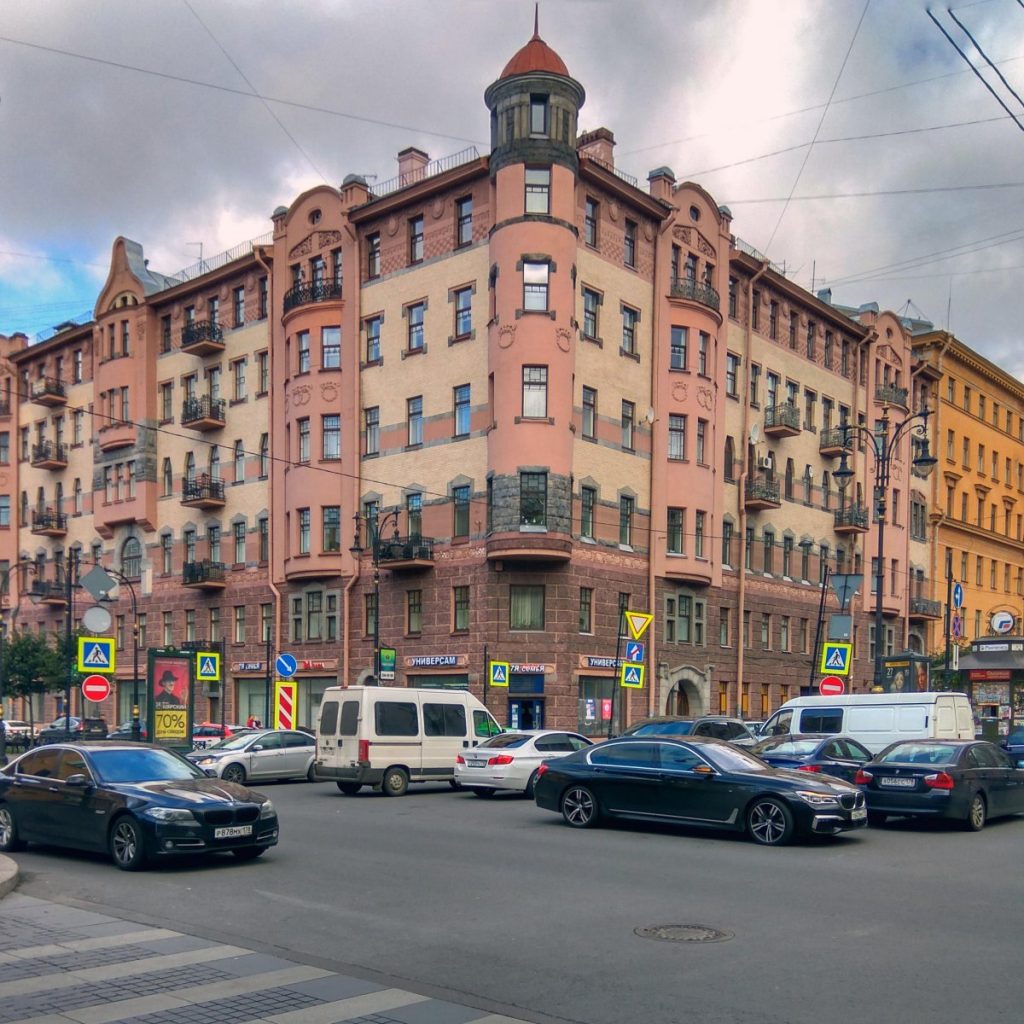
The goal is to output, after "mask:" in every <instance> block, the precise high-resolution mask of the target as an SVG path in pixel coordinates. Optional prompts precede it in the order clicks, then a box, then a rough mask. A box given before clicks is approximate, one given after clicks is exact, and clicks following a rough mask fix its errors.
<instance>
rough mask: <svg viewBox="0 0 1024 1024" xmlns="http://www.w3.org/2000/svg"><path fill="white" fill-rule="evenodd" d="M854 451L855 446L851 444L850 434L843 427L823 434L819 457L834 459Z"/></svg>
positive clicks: (824, 431) (820, 441)
mask: <svg viewBox="0 0 1024 1024" xmlns="http://www.w3.org/2000/svg"><path fill="white" fill-rule="evenodd" d="M852 450H853V445H852V444H851V443H850V439H849V433H848V432H847V431H846V430H844V429H843V428H842V427H833V428H832V429H830V430H823V431H822V432H821V437H820V438H819V440H818V454H819V455H827V456H831V457H834V456H838V455H842V454H843V452H850V451H852Z"/></svg>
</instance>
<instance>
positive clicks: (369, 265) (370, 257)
mask: <svg viewBox="0 0 1024 1024" xmlns="http://www.w3.org/2000/svg"><path fill="white" fill-rule="evenodd" d="M366 276H367V277H368V278H369V279H370V280H371V281H372V280H373V279H374V278H375V277H380V232H379V231H375V232H374V233H373V234H372V235H367V236H366Z"/></svg>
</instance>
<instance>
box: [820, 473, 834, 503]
mask: <svg viewBox="0 0 1024 1024" xmlns="http://www.w3.org/2000/svg"><path fill="white" fill-rule="evenodd" d="M829 486H830V485H829V479H828V470H825V472H824V473H822V474H821V507H822V508H823V509H825V511H826V512H827V511H828V510H829V509H830V508H831V507H832V493H831V491H830V489H829Z"/></svg>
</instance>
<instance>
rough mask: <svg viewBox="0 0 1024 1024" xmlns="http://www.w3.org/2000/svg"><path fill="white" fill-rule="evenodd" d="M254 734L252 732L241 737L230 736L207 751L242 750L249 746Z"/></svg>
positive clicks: (212, 744)
mask: <svg viewBox="0 0 1024 1024" xmlns="http://www.w3.org/2000/svg"><path fill="white" fill-rule="evenodd" d="M252 738H253V734H252V733H251V732H247V733H243V734H242V735H241V736H228V738H227V739H224V740H218V741H217V742H216V743H211V744H210V745H209V746H208V747H207V748H206V749H207V750H240V749H241V748H242V747H244V746H247V745H248V744H249V742H250V741H251V740H252Z"/></svg>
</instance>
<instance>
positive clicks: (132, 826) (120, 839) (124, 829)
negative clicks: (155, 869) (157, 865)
mask: <svg viewBox="0 0 1024 1024" xmlns="http://www.w3.org/2000/svg"><path fill="white" fill-rule="evenodd" d="M110 856H111V858H112V859H113V861H114V864H115V865H116V866H117V867H119V868H120V869H121V870H122V871H139V870H140V869H141V868H142V867H143V865H144V864H145V863H146V849H145V844H144V842H143V838H142V828H141V827H140V826H139V823H138V822H137V821H136V820H135V819H134V818H130V817H129V816H128V815H123V816H122V817H120V818H118V819H117V821H115V822H114V827H113V828H112V829H111V830H110Z"/></svg>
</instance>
